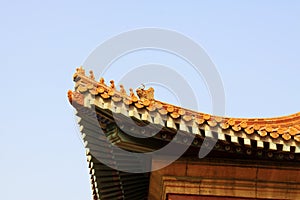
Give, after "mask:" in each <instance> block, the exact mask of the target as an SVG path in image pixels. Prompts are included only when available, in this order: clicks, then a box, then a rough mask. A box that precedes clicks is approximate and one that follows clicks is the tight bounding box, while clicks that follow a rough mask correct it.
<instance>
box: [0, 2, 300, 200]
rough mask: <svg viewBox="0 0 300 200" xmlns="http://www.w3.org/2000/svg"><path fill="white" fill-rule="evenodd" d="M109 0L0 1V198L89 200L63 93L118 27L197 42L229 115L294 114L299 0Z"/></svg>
mask: <svg viewBox="0 0 300 200" xmlns="http://www.w3.org/2000/svg"><path fill="white" fill-rule="evenodd" d="M109 2H110V3H107V2H104V1H80V2H79V1H64V2H61V1H46V2H44V1H1V3H0V26H1V32H0V38H1V43H0V44H1V46H0V55H1V79H0V83H1V93H2V95H1V97H2V98H1V99H0V109H1V112H0V120H1V123H0V136H1V140H0V162H1V164H0V199H5V200H6V199H9V200H17V199H23V200H40V199H43V200H44V199H45V200H48V199H49V200H53V199H72V200H83V199H84V200H85V199H90V197H91V190H90V184H89V176H88V170H87V164H86V159H85V154H84V148H83V146H82V143H81V141H80V139H79V136H78V135H79V133H78V129H77V126H76V122H75V118H74V111H73V109H72V107H71V106H70V105H69V103H68V101H67V97H66V96H67V95H66V94H67V90H68V89H72V88H73V82H72V75H73V73H74V71H75V67H77V66H79V65H81V64H82V63H83V61H84V60H85V59H86V57H87V56H88V55H89V53H90V52H91V51H92V50H93V49H94V48H96V47H97V46H98V45H99V44H100V43H101V42H103V41H105V40H106V39H108V38H110V37H112V36H114V35H116V34H119V33H121V32H124V31H128V30H131V29H135V28H142V27H160V28H167V29H171V30H175V31H178V32H180V33H182V34H185V35H186V36H188V37H190V38H192V39H193V40H194V41H196V42H197V43H199V44H200V45H201V46H202V47H203V48H204V49H206V51H207V53H208V55H209V56H210V57H211V58H212V60H213V61H214V63H215V65H216V66H217V68H218V70H219V72H220V75H221V77H222V80H223V84H224V87H225V93H226V114H227V115H230V116H243V117H256V116H260V117H268V116H280V115H286V114H291V113H294V112H298V111H300V104H299V102H300V92H299V75H300V61H299V52H300V38H299V37H300V20H299V19H300V3H299V2H297V1H263V2H262V1H243V2H241V1H240V2H239V1H226V3H225V1H209V2H204V1H189V2H182V3H176V2H174V1H164V2H161V1H149V2H147V3H145V2H146V1H144V3H142V2H141V1H127V2H126V3H125V2H122V1H119V2H117V1H109ZM178 2H179V1H178ZM207 110H209V109H206V108H205V107H203V110H202V111H207Z"/></svg>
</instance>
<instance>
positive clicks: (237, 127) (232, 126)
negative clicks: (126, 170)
mask: <svg viewBox="0 0 300 200" xmlns="http://www.w3.org/2000/svg"><path fill="white" fill-rule="evenodd" d="M73 79H74V82H75V90H74V91H69V92H68V98H69V101H70V102H71V103H72V105H73V106H74V107H75V108H76V110H77V116H78V117H79V118H80V119H79V124H80V125H81V129H82V133H83V139H84V141H85V144H86V148H87V152H88V153H87V155H88V161H89V166H90V168H91V175H92V185H93V189H94V198H95V199H97V198H99V196H101V195H105V191H106V190H105V189H103V188H102V189H101V187H100V185H101V183H100V182H99V181H101V180H103V177H105V173H108V174H114V176H116V177H118V178H117V179H116V178H114V179H111V181H116V184H113V185H114V186H115V187H117V188H123V189H120V190H116V191H117V192H116V194H115V196H118V195H119V196H118V198H121V197H122V195H123V197H124V193H126V192H128V190H126V189H124V188H126V187H125V185H126V184H128V185H131V182H130V181H133V182H137V181H139V182H143V183H145V184H147V183H146V182H147V181H148V179H147V178H145V176H143V175H142V176H135V177H132V178H122V176H121V175H120V174H121V172H119V171H117V170H112V169H110V168H107V167H103V166H104V165H103V164H101V163H99V162H98V161H96V159H95V158H94V157H93V155H91V154H90V153H89V152H90V151H91V149H93V148H94V146H95V145H96V146H98V147H101V144H103V141H104V140H106V138H99V137H96V136H95V133H93V129H92V128H91V121H93V119H91V118H90V116H89V115H90V114H89V112H91V108H92V107H95V108H96V111H97V119H98V122H99V124H100V126H101V127H102V128H104V129H107V126H108V125H109V124H113V120H114V119H113V117H112V115H113V113H116V114H118V116H121V117H120V118H121V120H122V121H124V124H125V126H126V120H127V119H128V118H134V119H135V121H136V122H137V123H138V124H139V123H140V124H153V125H154V126H160V127H163V129H162V131H161V132H159V133H158V134H157V135H156V136H154V137H153V140H147V142H143V141H142V140H140V139H134V138H133V137H129V136H126V134H123V133H122V132H121V131H119V132H118V134H115V133H114V134H110V132H109V131H107V132H106V133H107V135H108V136H109V137H108V138H109V140H110V141H111V142H112V143H119V144H120V146H121V147H122V148H124V149H127V150H130V151H136V152H146V151H150V150H154V149H157V148H159V147H160V146H161V145H163V144H164V143H163V144H161V145H157V146H156V144H157V143H158V142H157V141H170V140H172V137H173V135H174V134H176V131H177V130H178V131H180V132H181V133H183V135H184V134H186V135H194V136H195V139H194V141H193V143H192V146H193V147H195V148H199V147H200V146H201V145H202V142H203V139H204V138H205V137H208V138H217V139H218V142H217V143H216V145H215V147H214V150H213V151H214V152H220V153H221V155H225V154H226V155H227V156H228V155H229V156H236V155H237V156H239V155H240V157H245V156H249V158H251V159H253V158H255V159H272V160H278V161H281V160H286V161H288V162H290V161H293V162H298V161H299V160H300V158H299V153H300V113H296V114H292V115H289V116H283V117H276V118H233V117H223V116H215V115H211V114H207V113H202V112H198V111H193V110H189V109H185V108H182V107H179V106H175V105H171V104H168V103H165V102H161V101H159V100H156V99H155V98H154V94H153V92H154V91H153V89H150V90H144V89H139V91H138V96H139V97H138V96H137V95H136V94H135V93H134V92H133V90H132V89H130V92H129V94H127V92H126V90H125V89H124V86H123V85H120V89H117V87H116V86H115V83H114V81H110V83H109V84H106V83H105V81H104V79H103V78H101V79H100V80H99V81H96V80H95V77H94V74H93V72H92V71H90V74H89V75H85V71H84V69H83V68H78V69H77V71H76V73H75V74H74V76H73ZM89 119H91V121H89ZM129 128H130V127H129ZM94 131H95V129H94ZM132 131H133V132H134V130H132ZM136 134H145V135H147V130H144V131H142V132H138V133H136ZM116 135H117V136H116ZM216 136H217V137H216ZM91 137H94V138H96V139H97V140H99V141H98V142H95V140H93V142H92V144H91V141H90V140H89V138H91ZM94 143H97V144H94ZM182 144H184V138H183V142H182ZM103 148H104V149H105V148H106V147H103ZM94 149H95V148H94ZM114 159H115V158H114ZM95 166H98V167H97V168H95ZM104 168H105V169H104ZM100 169H102V170H100ZM108 171H110V172H108ZM95 173H98V175H95ZM103 173H104V175H103ZM99 174H100V175H99ZM101 174H102V175H101ZM127 175H128V174H127ZM97 176H98V177H102V179H101V178H100V179H97V178H96V177H97ZM109 176H110V175H109ZM128 176H130V175H128ZM123 177H124V175H123ZM97 181H98V182H97ZM124 184H125V185H124ZM120 191H122V192H121V193H120ZM137 191H139V192H140V193H138V192H137V194H142V193H143V192H145V190H143V189H141V190H137ZM118 198H117V197H116V199H118ZM102 199H105V198H102ZM107 199H109V197H108V198H107ZM130 199H134V198H133V197H130ZM136 199H142V198H141V196H139V197H137V198H136Z"/></svg>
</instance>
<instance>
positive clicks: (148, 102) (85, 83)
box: [68, 67, 300, 153]
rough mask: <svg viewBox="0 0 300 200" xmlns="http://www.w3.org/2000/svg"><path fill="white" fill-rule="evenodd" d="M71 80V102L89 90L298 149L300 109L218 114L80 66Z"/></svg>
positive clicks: (80, 100) (78, 100) (151, 110)
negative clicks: (248, 115) (263, 115)
mask: <svg viewBox="0 0 300 200" xmlns="http://www.w3.org/2000/svg"><path fill="white" fill-rule="evenodd" d="M73 80H74V82H75V92H72V91H69V92H68V98H69V101H70V102H71V103H72V104H73V103H74V102H75V103H76V104H79V105H84V97H83V95H82V94H85V93H90V94H91V95H93V96H99V97H101V99H103V100H112V101H113V102H115V103H116V104H118V103H120V102H123V103H124V104H125V105H127V106H134V107H135V108H136V109H137V110H138V111H141V110H144V109H146V111H148V112H149V113H154V112H158V113H159V114H160V115H161V116H169V117H171V118H172V119H173V120H177V121H178V120H179V119H180V120H183V121H184V122H185V123H186V124H189V123H191V122H192V121H193V123H194V122H195V123H196V124H197V125H199V126H204V125H205V127H208V128H209V129H210V128H211V129H221V130H222V131H224V132H226V133H227V134H228V135H233V136H235V135H239V133H242V134H243V138H245V139H254V140H257V141H264V142H269V143H270V146H271V144H272V143H274V144H284V148H285V149H284V150H286V151H289V150H290V147H291V146H294V147H297V148H296V153H298V152H300V147H299V145H300V112H298V113H295V114H292V115H288V116H282V117H274V118H232V117H222V116H215V115H210V114H207V113H202V112H197V111H193V110H189V109H185V108H182V107H179V106H175V105H172V104H168V103H165V102H161V101H158V100H156V99H155V98H154V90H153V88H150V90H145V89H144V88H139V89H138V91H137V94H138V95H135V93H134V92H133V89H132V88H130V93H129V95H128V94H127V93H126V90H125V89H124V86H123V85H120V90H117V89H116V86H115V83H114V81H110V85H106V84H105V81H104V78H100V80H99V82H98V81H96V80H95V76H94V73H93V71H90V72H89V76H86V75H85V70H84V69H83V68H82V67H80V68H77V69H76V73H75V74H74V76H73ZM138 96H139V97H138ZM270 148H271V147H270ZM275 149H276V148H275Z"/></svg>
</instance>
